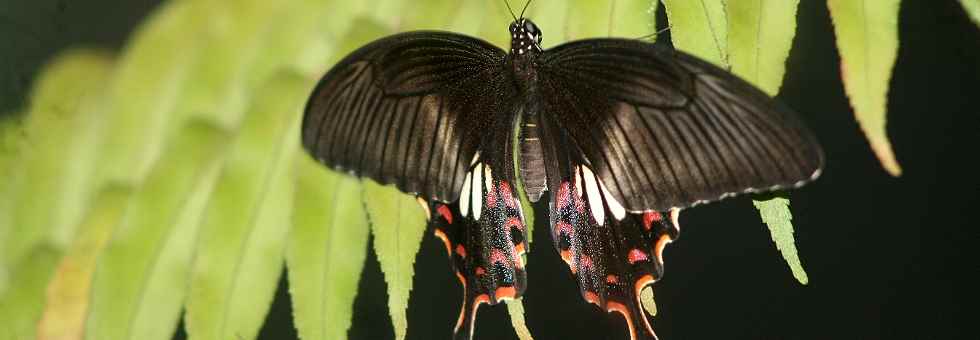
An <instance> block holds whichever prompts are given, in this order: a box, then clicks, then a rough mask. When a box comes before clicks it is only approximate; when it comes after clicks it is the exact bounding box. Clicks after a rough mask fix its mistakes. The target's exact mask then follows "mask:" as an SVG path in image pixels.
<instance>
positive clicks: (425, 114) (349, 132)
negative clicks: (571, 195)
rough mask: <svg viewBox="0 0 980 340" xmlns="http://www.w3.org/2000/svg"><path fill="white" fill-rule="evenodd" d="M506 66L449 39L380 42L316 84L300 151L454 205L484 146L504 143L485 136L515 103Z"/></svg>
mask: <svg viewBox="0 0 980 340" xmlns="http://www.w3.org/2000/svg"><path fill="white" fill-rule="evenodd" d="M505 56H506V55H505V54H504V52H503V51H502V50H500V49H499V48H497V47H494V46H493V45H491V44H489V43H487V42H484V41H482V40H479V39H475V38H471V37H467V36H464V35H459V34H453V33H448V32H427V31H424V32H410V33H402V34H396V35H392V36H389V37H386V38H383V39H379V40H376V41H374V42H372V43H370V44H368V45H365V46H364V47H361V48H360V49H358V50H356V51H354V52H353V53H351V54H350V55H349V56H347V57H346V58H344V59H343V60H341V61H340V62H339V63H337V65H336V66H334V68H333V69H331V70H330V71H328V72H327V74H326V75H324V76H323V78H322V79H321V80H320V82H319V84H318V85H317V86H316V88H315V89H314V91H313V94H312V95H311V96H310V100H309V102H308V103H307V106H306V111H305V115H304V117H303V128H302V142H303V146H304V148H305V149H306V150H307V151H308V152H309V153H310V154H311V155H313V156H314V157H315V158H317V159H318V160H320V162H322V163H324V164H325V165H327V166H329V167H331V168H334V169H336V170H341V171H348V172H352V173H354V174H355V175H358V176H363V177H369V178H371V179H374V180H375V181H378V182H380V183H383V184H395V185H396V186H397V187H398V188H399V189H401V190H402V191H404V192H411V193H418V194H419V195H421V196H422V197H425V198H428V199H435V200H439V201H443V202H452V201H455V200H456V199H457V198H458V195H459V189H460V187H462V185H463V176H464V175H465V173H466V171H467V169H468V167H469V166H470V165H471V160H473V159H474V157H475V156H476V153H477V150H478V149H479V148H480V147H481V144H487V145H492V144H495V143H497V142H496V141H498V140H505V139H506V138H507V137H506V135H505V136H500V134H485V133H482V129H486V128H488V127H489V126H493V125H494V124H495V122H494V121H493V120H494V119H495V118H497V117H499V116H501V113H502V112H505V111H506V110H505V109H506V108H505V107H501V106H502V103H505V99H507V98H506V97H507V96H511V95H512V94H510V93H509V92H508V90H507V87H505V86H503V84H505V79H504V78H505V77H506V74H505V72H502V71H501V67H502V65H503V59H504V57H505ZM506 131H507V130H506V129H505V130H504V134H506ZM498 147H499V146H498ZM498 158H499V157H498Z"/></svg>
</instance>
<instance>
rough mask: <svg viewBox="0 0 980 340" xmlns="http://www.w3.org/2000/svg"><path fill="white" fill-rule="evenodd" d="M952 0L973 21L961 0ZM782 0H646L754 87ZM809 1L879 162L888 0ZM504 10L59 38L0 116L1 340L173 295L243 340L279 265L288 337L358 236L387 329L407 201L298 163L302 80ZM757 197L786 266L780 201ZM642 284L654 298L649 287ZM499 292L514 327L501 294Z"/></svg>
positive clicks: (435, 5) (544, 5) (398, 302)
mask: <svg viewBox="0 0 980 340" xmlns="http://www.w3.org/2000/svg"><path fill="white" fill-rule="evenodd" d="M961 2H962V3H963V5H964V8H966V9H967V10H968V11H969V12H970V13H971V14H972V15H973V17H974V18H976V15H977V12H978V9H977V8H978V6H977V5H976V4H977V3H976V2H971V0H961ZM797 3H798V1H776V0H755V1H751V0H728V1H722V0H716V1H701V2H690V1H679V0H664V5H665V8H666V10H667V13H666V14H667V17H668V19H669V21H670V27H671V28H670V32H671V35H672V38H673V42H674V44H675V46H677V47H678V48H680V49H683V50H687V51H689V52H691V53H694V54H696V55H699V56H701V57H703V58H705V59H707V60H710V61H712V62H714V63H716V64H718V65H721V66H723V67H726V68H730V69H731V70H732V71H733V72H735V73H737V74H739V75H740V76H742V77H744V78H746V79H748V80H749V81H751V82H753V83H755V84H757V85H758V86H760V87H761V88H763V89H764V90H766V91H767V92H769V93H770V94H775V93H777V92H778V89H779V86H780V84H781V82H782V78H783V74H784V73H785V66H784V63H785V60H786V58H787V56H788V54H789V49H790V47H791V46H792V41H793V37H794V33H795V20H794V18H795V15H796V4H797ZM515 6H519V5H516V4H515ZM829 6H830V9H831V15H832V17H833V19H834V27H835V32H836V33H837V37H838V44H839V47H840V53H841V59H842V65H843V66H842V67H843V68H844V69H846V70H847V72H842V76H843V78H844V83H845V87H846V90H847V93H848V95H849V97H850V98H851V102H852V105H853V107H854V108H855V114H856V116H857V119H858V121H859V122H860V123H861V126H862V129H863V130H864V131H865V134H866V135H867V136H868V138H869V140H870V141H871V145H872V146H873V148H874V150H875V152H876V154H877V155H878V156H879V158H880V159H881V161H882V164H883V165H884V167H885V168H886V169H888V170H889V171H890V172H891V173H893V174H898V173H899V172H900V168H899V167H898V164H897V162H895V160H894V155H892V152H891V149H890V146H888V139H887V137H886V134H885V111H884V110H885V107H886V106H885V105H886V103H885V99H886V96H887V87H888V82H889V80H890V79H889V78H890V70H891V67H892V65H893V63H894V59H895V55H896V50H897V46H898V41H897V33H896V32H897V28H896V25H897V24H896V20H897V8H898V1H897V0H882V1H864V2H853V1H846V0H845V1H836V0H830V1H829ZM655 8H656V2H653V1H650V0H620V1H612V2H596V1H586V0H578V1H549V2H536V3H534V4H532V5H531V7H530V8H529V9H528V12H527V14H526V16H527V17H531V18H534V19H535V21H536V22H537V23H538V24H539V26H540V27H542V29H543V30H544V31H545V36H544V38H545V41H544V44H545V47H550V46H554V45H556V44H558V43H561V42H563V41H567V40H571V39H580V38H586V37H595V36H621V37H631V38H637V37H642V36H649V35H650V33H653V32H655V31H656V28H655V27H656V25H655V24H654V18H655V16H654V15H653V9H655ZM510 20H511V17H510V14H509V13H508V12H507V10H506V7H505V6H504V3H503V1H491V2H487V1H477V0H466V1H455V0H436V1H427V2H424V3H418V2H415V1H406V0H382V1H376V2H370V3H369V2H361V1H357V2H353V1H319V0H292V1H279V2H270V1H262V0H242V1H234V2H229V1H218V0H174V1H171V2H169V3H167V4H165V5H164V6H162V7H161V8H159V9H158V10H157V11H156V12H155V13H154V14H153V15H152V16H151V17H150V18H149V19H148V20H147V21H146V22H145V23H143V24H142V25H141V26H140V27H139V29H138V30H137V31H135V32H134V33H133V34H132V36H131V38H130V40H129V42H128V44H127V45H126V47H125V48H124V49H123V50H122V51H121V52H120V54H119V55H118V56H113V55H111V53H109V52H104V51H93V50H85V49H78V50H69V51H66V52H64V53H62V54H61V55H60V56H59V57H58V58H55V59H54V60H52V61H51V62H49V63H48V65H47V66H46V67H45V68H44V71H43V72H41V74H40V75H39V76H38V77H37V78H36V79H35V81H34V86H33V88H32V92H31V96H30V97H29V98H28V102H29V106H28V107H27V109H26V110H25V113H24V114H23V115H20V116H13V117H8V118H4V120H0V337H4V338H11V339H32V338H40V339H55V338H57V339H80V338H86V339H169V338H170V337H171V335H172V334H173V332H174V331H175V328H176V327H177V324H178V321H179V318H180V315H181V313H182V311H186V313H185V314H184V320H183V321H184V324H185V325H186V331H187V333H188V335H189V336H190V338H192V339H212V338H223V339H226V338H237V339H252V338H255V336H256V334H257V331H258V328H259V327H260V326H261V322H262V320H263V319H264V317H265V314H266V313H267V312H268V309H269V303H270V301H271V299H272V297H273V294H274V291H275V289H276V282H277V281H278V279H279V275H280V273H282V266H283V265H285V266H286V267H287V268H288V271H287V273H288V278H289V281H290V292H289V293H290V295H291V296H292V302H293V310H294V315H293V317H294V320H295V324H296V327H297V329H298V331H299V335H300V337H301V338H302V339H337V338H343V337H344V336H345V334H346V329H347V328H348V327H349V325H350V317H351V311H352V304H353V300H354V296H355V294H356V293H357V292H356V288H357V280H358V279H359V277H360V275H359V272H360V271H361V270H362V267H363V264H364V263H363V262H364V259H365V256H366V254H365V250H366V249H367V247H368V239H369V234H368V233H369V231H370V232H373V233H374V235H375V239H374V245H373V246H374V249H375V251H376V252H377V254H378V258H379V261H380V263H381V267H382V270H383V271H384V273H385V278H386V281H387V282H388V289H389V306H390V308H391V314H392V320H393V322H394V323H395V325H396V327H395V330H396V334H398V337H399V338H402V337H403V336H404V334H405V329H406V327H410V326H411V325H407V324H405V322H406V321H405V317H404V313H405V307H406V306H407V302H408V295H409V294H410V291H411V282H412V275H413V273H412V270H413V268H412V263H413V262H414V258H415V253H416V252H417V251H418V247H419V244H420V242H419V240H420V239H421V237H423V236H424V235H423V231H424V227H425V223H424V217H423V216H424V211H423V210H422V209H421V208H419V206H418V204H417V203H416V202H415V200H414V198H412V197H410V196H408V195H405V194H401V193H398V192H397V191H396V190H394V189H392V188H390V187H382V186H379V185H376V184H373V183H365V184H366V185H365V184H362V182H360V181H359V180H356V179H354V178H352V177H350V176H347V175H344V174H337V173H333V172H330V171H328V170H326V169H324V168H323V167H322V166H319V165H318V164H317V163H316V162H314V161H312V160H310V159H309V157H308V156H307V155H306V154H305V153H304V152H302V151H301V150H300V148H299V147H298V126H299V117H300V115H301V108H302V105H303V103H304V101H305V96H306V95H307V94H308V93H309V91H310V89H311V88H312V86H313V85H314V84H315V82H316V80H317V78H318V77H319V76H321V75H322V73H323V72H324V71H325V70H326V69H327V68H329V66H330V65H332V63H333V62H334V61H336V60H338V59H339V58H340V57H342V56H343V55H345V54H346V53H348V52H350V51H352V50H353V49H355V48H357V47H358V46H360V45H362V44H364V43H365V42H367V41H370V40H372V39H376V38H379V37H381V36H384V35H387V34H391V33H393V32H396V31H404V30H411V29H444V30H451V31H455V32H460V33H464V34H469V35H476V36H480V37H482V38H484V39H486V40H488V41H490V42H492V43H494V44H496V45H498V46H506V44H507V43H508V41H507V40H508V37H507V30H506V25H507V23H509V22H510ZM872 61H874V62H872ZM524 203H525V205H524V208H525V211H526V212H528V214H529V215H533V214H532V213H530V206H529V205H527V204H526V202H524ZM756 205H757V207H758V208H759V210H760V211H761V213H762V216H763V220H764V221H765V223H766V224H768V225H769V227H770V229H771V231H772V235H773V239H774V240H775V242H776V243H777V246H778V249H779V250H780V251H781V252H783V256H784V257H785V258H786V260H787V261H788V262H789V263H790V266H791V268H792V269H793V273H794V275H796V276H797V278H798V279H799V280H800V281H801V282H804V283H805V282H806V274H805V272H803V271H802V266H801V265H800V263H799V259H798V258H797V256H796V251H795V246H794V245H793V239H792V225H791V224H790V219H791V216H790V213H789V202H788V201H787V200H786V199H785V198H776V199H773V200H769V201H762V202H757V203H756ZM392 212H397V213H392ZM368 215H369V216H370V218H368ZM369 221H370V224H369ZM529 222H530V220H529ZM369 225H370V226H369ZM542 249H548V247H544V248H542ZM447 270H448V269H447ZM643 300H644V302H645V305H646V307H647V308H648V310H651V311H655V305H654V304H653V294H652V291H650V292H649V294H648V293H647V292H644V297H643ZM508 309H509V310H510V311H511V313H512V316H513V323H514V326H515V329H517V330H518V332H519V334H521V337H522V339H527V338H530V334H529V332H527V329H526V326H525V325H524V322H523V320H524V318H523V315H522V314H523V307H522V306H521V305H520V301H514V302H512V303H508ZM651 313H652V312H651ZM446 332H447V333H448V332H450V329H447V330H446Z"/></svg>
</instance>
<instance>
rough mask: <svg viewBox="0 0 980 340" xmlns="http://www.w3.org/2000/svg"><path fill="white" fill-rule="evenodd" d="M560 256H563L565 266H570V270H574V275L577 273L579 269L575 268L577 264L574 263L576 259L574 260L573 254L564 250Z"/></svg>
mask: <svg viewBox="0 0 980 340" xmlns="http://www.w3.org/2000/svg"><path fill="white" fill-rule="evenodd" d="M559 254H560V255H561V259H562V260H565V264H567V265H568V268H571V269H572V274H575V273H577V272H578V268H576V267H575V263H574V260H575V259H573V258H572V252H570V251H568V250H562V251H561V252H559Z"/></svg>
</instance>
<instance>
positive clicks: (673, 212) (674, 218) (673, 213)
mask: <svg viewBox="0 0 980 340" xmlns="http://www.w3.org/2000/svg"><path fill="white" fill-rule="evenodd" d="M680 218H681V209H680V208H673V209H670V222H671V223H673V224H674V228H675V229H677V230H678V231H680V230H681V223H680Z"/></svg>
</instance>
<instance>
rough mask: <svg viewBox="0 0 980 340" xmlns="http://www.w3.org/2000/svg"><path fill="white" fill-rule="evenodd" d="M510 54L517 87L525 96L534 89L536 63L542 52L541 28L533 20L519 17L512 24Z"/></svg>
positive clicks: (509, 57)
mask: <svg viewBox="0 0 980 340" xmlns="http://www.w3.org/2000/svg"><path fill="white" fill-rule="evenodd" d="M510 34H511V39H510V54H509V55H508V56H507V58H508V60H509V63H508V64H509V66H510V68H511V72H512V74H513V76H514V80H515V82H516V84H515V85H516V86H517V88H518V89H519V90H520V92H521V93H522V94H523V95H524V96H529V95H530V94H531V92H532V91H533V86H532V84H534V83H536V80H537V72H535V67H534V66H535V63H536V59H537V56H538V55H539V54H541V52H542V49H541V30H539V29H538V26H537V25H535V24H534V23H533V22H531V20H528V19H524V18H521V19H518V20H516V21H514V22H512V23H511V24H510Z"/></svg>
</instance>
